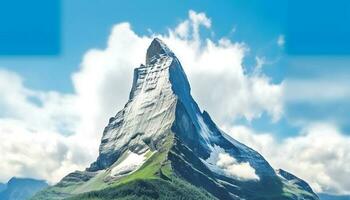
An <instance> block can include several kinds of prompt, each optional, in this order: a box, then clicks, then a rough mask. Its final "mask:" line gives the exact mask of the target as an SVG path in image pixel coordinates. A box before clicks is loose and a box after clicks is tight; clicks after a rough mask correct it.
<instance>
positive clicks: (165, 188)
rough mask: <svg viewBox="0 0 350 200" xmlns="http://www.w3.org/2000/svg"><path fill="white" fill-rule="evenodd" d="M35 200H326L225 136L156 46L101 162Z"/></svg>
mask: <svg viewBox="0 0 350 200" xmlns="http://www.w3.org/2000/svg"><path fill="white" fill-rule="evenodd" d="M217 84H220V83H217ZM116 95H117V94H116ZM218 103H220V102H218ZM33 199H94V200H96V199H106V200H107V199H174V200H175V199H176V200H177V199H201V200H203V199H204V200H205V199H224V200H231V199H232V200H233V199H242V200H243V199H246V200H253V199H254V200H258V199H259V200H260V199H261V200H263V199H265V200H274V199H276V200H280V199H281V200H289V199H290V200H292V199H295V200H297V199H298V200H301V199H305V200H306V199H308V200H317V199H319V198H318V197H317V195H316V194H315V193H314V192H313V191H312V189H311V187H310V186H309V185H308V184H307V183H306V182H305V181H303V180H301V179H299V178H297V177H296V176H294V175H292V174H290V173H288V172H286V171H284V170H275V169H274V168H272V167H271V166H270V164H269V163H268V162H267V161H266V160H265V159H264V158H263V157H262V156H261V155H260V154H259V153H258V152H256V151H254V150H253V149H251V148H249V147H247V146H245V145H244V144H242V143H240V142H238V141H236V140H235V139H234V138H231V137H230V136H228V135H227V134H225V133H224V132H223V131H222V130H220V128H219V127H218V126H217V125H216V124H215V122H214V121H213V120H212V119H211V117H210V116H209V114H208V113H207V112H206V111H203V112H202V111H201V110H200V108H199V106H198V105H197V103H196V102H195V100H194V99H193V98H192V96H191V88H190V85H189V82H188V79H187V77H186V74H185V72H184V70H183V68H182V66H181V64H180V61H179V60H178V58H177V57H176V56H175V54H174V53H173V52H172V51H171V50H170V49H169V48H168V47H167V45H165V44H164V43H163V42H162V41H161V40H159V39H157V38H156V39H154V40H153V41H152V43H151V44H150V46H149V48H148V50H147V53H146V62H145V65H141V66H140V67H138V68H136V69H135V70H134V79H133V83H132V87H131V92H130V95H129V100H128V102H127V103H126V104H125V106H124V108H123V109H122V110H121V111H119V112H118V113H117V114H116V115H115V116H114V117H112V118H110V119H109V123H108V125H107V126H106V128H105V129H104V132H103V135H102V139H101V145H100V148H99V156H98V158H97V160H96V161H95V162H94V163H92V164H91V165H90V167H88V168H87V169H86V170H85V171H76V172H73V173H71V174H68V175H67V176H66V177H64V178H63V179H62V180H61V181H60V182H59V183H57V184H56V185H55V186H52V187H50V188H48V189H46V190H44V191H42V192H39V193H38V194H37V195H36V196H34V197H33Z"/></svg>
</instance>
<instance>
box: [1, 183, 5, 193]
mask: <svg viewBox="0 0 350 200" xmlns="http://www.w3.org/2000/svg"><path fill="white" fill-rule="evenodd" d="M5 189H6V184H4V183H0V192H2V191H4V190H5Z"/></svg>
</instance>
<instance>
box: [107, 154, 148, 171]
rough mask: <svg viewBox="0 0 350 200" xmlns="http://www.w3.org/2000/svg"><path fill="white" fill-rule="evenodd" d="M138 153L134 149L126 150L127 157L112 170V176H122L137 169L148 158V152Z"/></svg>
mask: <svg viewBox="0 0 350 200" xmlns="http://www.w3.org/2000/svg"><path fill="white" fill-rule="evenodd" d="M147 153H148V151H146V152H145V153H142V154H137V153H134V152H132V151H128V152H126V158H125V159H124V160H123V161H121V162H120V163H119V164H117V165H116V166H114V167H113V168H112V170H111V176H121V175H125V174H129V173H131V172H134V171H136V170H137V169H138V168H139V167H141V166H142V165H143V163H145V161H146V160H147V156H146V154H147Z"/></svg>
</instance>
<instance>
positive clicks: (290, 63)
mask: <svg viewBox="0 0 350 200" xmlns="http://www.w3.org/2000/svg"><path fill="white" fill-rule="evenodd" d="M18 1H19V2H20V0H18ZM13 2H15V1H13ZM43 2H45V1H42V2H41V1H38V3H37V4H39V3H40V4H41V5H42V6H44V7H45V6H46V7H47V8H48V10H50V9H51V10H54V11H56V12H57V13H59V12H58V11H60V13H59V19H57V16H55V15H54V14H52V13H42V12H38V13H40V14H41V15H45V16H47V15H48V14H50V15H48V16H49V17H46V18H42V24H52V23H53V24H55V23H56V24H57V27H54V30H58V31H56V32H59V33H60V35H59V36H56V38H57V41H56V43H59V46H55V45H57V44H56V43H55V42H52V43H53V44H52V45H54V47H52V48H56V49H58V50H57V51H56V52H55V51H52V48H51V49H50V48H48V49H47V51H48V52H46V54H51V55H45V52H44V53H40V52H38V53H37V54H38V55H32V54H35V53H30V52H29V53H28V54H29V55H11V56H8V55H6V53H3V55H0V65H1V66H2V67H5V68H8V69H10V70H13V71H16V72H17V73H19V74H21V75H22V76H23V77H25V84H26V85H27V86H28V87H30V88H34V89H40V90H58V91H62V92H72V91H73V88H72V82H71V74H72V72H74V71H77V70H78V68H79V64H80V62H81V59H82V56H83V55H84V53H85V52H86V51H87V50H88V49H91V48H104V47H105V46H106V39H107V38H108V35H109V34H110V31H111V27H112V26H113V25H114V24H117V23H120V22H124V21H127V22H130V24H131V25H132V28H133V30H134V31H135V32H136V33H138V34H150V33H149V30H152V32H156V33H165V32H167V29H168V28H169V27H173V26H175V25H176V24H177V23H179V22H180V21H181V20H183V19H185V18H186V17H187V13H188V10H190V9H192V10H195V11H198V12H204V13H206V14H207V16H210V18H211V20H212V22H213V26H212V31H213V33H214V34H211V33H209V32H204V34H208V35H210V37H211V38H212V39H214V40H215V39H218V38H221V37H228V38H230V39H231V40H233V41H239V42H244V43H246V44H247V45H248V46H249V48H250V52H249V54H248V55H247V56H246V58H245V60H244V62H245V67H246V69H247V70H249V69H251V68H252V67H253V66H254V65H255V57H256V56H261V57H264V58H265V59H266V60H267V62H266V63H267V64H266V66H265V67H264V68H263V71H264V73H265V74H266V75H268V76H269V77H270V78H271V79H272V81H273V82H276V83H280V82H281V81H283V80H284V79H286V78H297V79H300V78H301V79H313V78H319V77H321V78H322V77H329V76H335V77H336V76H338V75H339V74H340V75H342V76H344V79H346V78H347V77H346V74H350V73H349V71H350V70H349V69H348V65H349V63H350V57H349V56H348V53H349V52H350V47H349V44H350V39H349V37H348V35H349V34H348V33H350V27H349V26H346V25H347V24H349V22H350V16H349V14H348V13H349V12H346V11H348V9H349V3H348V2H347V1H336V2H335V3H333V4H330V2H329V1H308V2H307V3H306V2H304V1H292V2H288V1H285V0H283V1H267V2H266V1H264V2H262V1H257V0H254V1H249V2H248V1H219V2H213V1H201V3H199V2H198V1H186V2H182V3H181V4H179V3H177V1H166V2H164V1H160V0H159V1H152V3H150V2H146V1H141V2H139V1H128V3H126V2H120V1H114V0H105V1H103V2H99V1H90V2H89V3H86V2H85V1H83V0H75V1H68V0H63V1H61V2H60V1H58V0H57V1H55V2H56V4H46V3H45V4H42V3H43ZM3 4H4V6H3V7H2V9H3V10H9V9H6V6H7V7H8V8H14V4H15V3H10V1H9V2H8V3H3ZM53 5H56V7H57V8H55V7H54V6H53ZM136 5H137V6H136ZM23 7H27V8H28V7H29V8H31V9H28V10H32V13H36V12H35V10H38V11H39V10H43V9H40V7H38V6H37V5H36V4H35V3H33V4H27V5H24V6H23ZM21 9H23V8H22V7H21V6H19V7H18V12H21V11H22V10H21ZM53 13H55V12H53ZM6 14H7V15H10V14H9V12H3V13H2V15H6ZM23 15H24V16H22V15H17V16H16V17H15V18H14V20H13V21H14V23H22V24H23V21H25V18H28V16H31V15H28V14H27V13H26V12H25V13H24V14H23ZM38 15H39V14H38ZM38 18H40V16H35V15H34V16H31V17H29V18H28V19H27V21H28V22H27V23H24V24H26V26H24V29H28V30H30V25H32V24H34V25H35V24H38V22H37V21H38V20H37V19H38ZM21 19H22V22H21ZM39 21H40V20H39ZM7 23H8V24H10V23H12V22H11V20H9V21H8V22H7ZM34 27H40V26H34ZM42 27H44V28H45V27H46V26H41V28H37V30H36V31H37V32H38V33H39V34H38V35H37V38H40V33H41V32H40V31H43V30H41V29H44V28H42ZM19 32H20V31H19ZM34 32H35V29H34ZM56 34H57V33H56ZM280 35H283V37H284V40H285V43H286V45H285V46H284V47H283V48H280V47H279V46H278V45H276V38H278V37H279V36H280ZM13 37H15V38H18V37H19V36H18V35H14V36H13ZM35 38H36V36H35ZM28 45H30V46H35V45H31V44H30V43H29V44H28ZM9 46H10V45H9ZM34 52H35V51H34ZM19 54H20V53H19ZM22 54H25V53H22ZM43 54H44V55H43ZM334 104H337V105H338V104H341V105H342V106H341V108H339V109H336V110H332V108H333V105H334ZM286 110H287V116H286V119H282V120H281V122H280V123H277V124H276V123H269V122H270V120H269V119H268V117H267V116H265V115H263V116H262V118H261V119H257V120H255V121H252V122H247V123H249V124H250V125H251V126H253V127H256V128H258V129H262V130H264V131H271V130H274V132H276V134H279V135H281V136H282V137H284V136H288V135H290V134H293V133H296V131H295V130H296V129H295V128H296V127H295V125H294V123H288V122H287V121H288V120H289V118H292V119H294V118H295V117H297V118H298V117H301V118H311V119H315V120H328V119H329V116H328V115H329V111H330V110H332V111H333V118H334V117H335V118H337V117H339V118H349V114H347V113H350V112H349V111H350V106H348V105H347V103H346V102H340V101H337V102H328V103H326V104H322V105H309V104H308V103H305V102H301V103H300V102H298V103H293V104H292V105H290V107H289V106H288V107H287V109H286ZM325 115H327V116H325ZM323 116H324V117H323ZM332 120H333V119H332ZM334 120H335V121H337V119H334ZM240 121H241V122H243V123H245V120H244V119H242V120H240ZM292 121H293V120H292ZM337 123H338V122H337ZM339 123H340V125H341V126H342V128H343V129H344V130H346V131H347V132H349V130H350V125H347V124H349V123H347V121H345V122H339ZM266 124H268V125H266ZM277 130H278V131H277Z"/></svg>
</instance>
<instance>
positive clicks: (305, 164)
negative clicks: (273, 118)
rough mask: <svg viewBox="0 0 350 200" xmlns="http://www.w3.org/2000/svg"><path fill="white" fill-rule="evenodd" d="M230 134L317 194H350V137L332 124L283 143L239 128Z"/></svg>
mask: <svg viewBox="0 0 350 200" xmlns="http://www.w3.org/2000/svg"><path fill="white" fill-rule="evenodd" d="M227 133H228V134H229V135H230V136H231V137H234V138H235V139H237V140H239V141H241V142H243V143H244V144H246V145H248V146H250V147H252V148H254V149H256V150H257V151H259V152H260V153H262V155H263V156H264V157H265V158H266V159H267V160H268V161H269V162H270V163H271V164H272V166H274V167H276V168H282V169H285V170H287V171H290V172H292V173H293V174H295V175H297V176H299V177H300V178H302V179H304V180H306V181H307V182H308V183H309V184H310V185H311V186H312V188H313V189H314V190H315V191H317V192H330V193H344V194H345V193H350V180H349V174H350V153H349V152H350V137H349V136H346V135H343V134H341V133H340V131H339V130H338V129H337V128H336V127H335V126H334V125H332V124H327V123H315V124H311V125H309V126H308V127H306V128H305V129H304V130H303V131H302V132H301V133H300V135H299V136H296V137H291V138H288V139H285V140H283V141H277V140H275V139H274V138H273V137H272V135H271V134H268V133H259V134H258V133H256V132H254V131H253V130H251V129H249V128H247V127H244V126H236V127H232V128H229V129H227Z"/></svg>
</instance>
